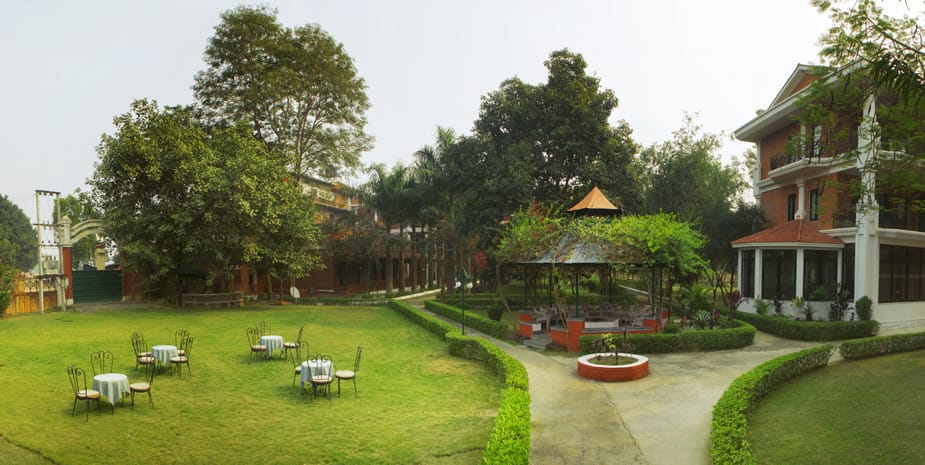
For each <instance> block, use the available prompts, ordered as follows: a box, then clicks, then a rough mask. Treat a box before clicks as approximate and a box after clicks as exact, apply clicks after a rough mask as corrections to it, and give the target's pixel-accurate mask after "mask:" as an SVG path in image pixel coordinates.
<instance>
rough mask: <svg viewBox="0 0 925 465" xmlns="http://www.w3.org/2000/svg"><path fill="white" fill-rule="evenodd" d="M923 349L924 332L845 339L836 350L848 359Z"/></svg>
mask: <svg viewBox="0 0 925 465" xmlns="http://www.w3.org/2000/svg"><path fill="white" fill-rule="evenodd" d="M918 349H925V333H912V334H897V335H895V336H879V337H868V338H864V339H856V340H853V341H845V342H843V343H842V345H841V347H839V348H838V352H839V353H840V354H841V356H842V357H844V358H845V359H848V360H856V359H861V358H867V357H876V356H878V355H885V354H892V353H894V352H906V351H909V350H918Z"/></svg>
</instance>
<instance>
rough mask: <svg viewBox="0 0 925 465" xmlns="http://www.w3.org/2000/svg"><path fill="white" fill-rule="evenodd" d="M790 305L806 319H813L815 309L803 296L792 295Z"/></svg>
mask: <svg viewBox="0 0 925 465" xmlns="http://www.w3.org/2000/svg"><path fill="white" fill-rule="evenodd" d="M790 305H791V306H792V307H793V310H794V311H795V312H797V313H802V314H803V316H804V317H805V319H806V321H813V315H814V314H815V313H816V309H815V308H813V306H812V304H810V303H809V302H807V301H806V300H805V299H804V298H803V297H799V296H797V297H794V298H793V300H791V301H790Z"/></svg>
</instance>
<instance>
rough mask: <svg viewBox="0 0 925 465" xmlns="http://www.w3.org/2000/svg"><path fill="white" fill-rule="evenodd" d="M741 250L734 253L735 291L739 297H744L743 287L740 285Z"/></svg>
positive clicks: (741, 273)
mask: <svg viewBox="0 0 925 465" xmlns="http://www.w3.org/2000/svg"><path fill="white" fill-rule="evenodd" d="M743 274H744V273H743V272H742V249H739V250H737V251H736V282H737V283H738V284H737V285H736V289H737V290H738V291H739V295H745V287H744V286H743V285H742V275H743Z"/></svg>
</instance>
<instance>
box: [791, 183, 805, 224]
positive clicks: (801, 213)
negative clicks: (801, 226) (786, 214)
mask: <svg viewBox="0 0 925 465" xmlns="http://www.w3.org/2000/svg"><path fill="white" fill-rule="evenodd" d="M803 218H806V181H804V180H802V179H801V180H799V181H797V211H796V212H795V213H794V214H793V219H795V220H802V219H803Z"/></svg>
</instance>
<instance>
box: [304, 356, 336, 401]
mask: <svg viewBox="0 0 925 465" xmlns="http://www.w3.org/2000/svg"><path fill="white" fill-rule="evenodd" d="M313 359H314V360H315V362H314V363H311V362H309V364H310V365H314V366H315V369H314V370H313V371H312V376H311V382H312V398H313V399H314V398H316V397H318V391H321V396H322V397H324V396H327V397H328V402H330V401H331V384H332V383H333V382H334V377H333V376H331V368H332V367H333V366H334V361H333V360H331V357H330V356H329V355H316V356H315V357H313Z"/></svg>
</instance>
